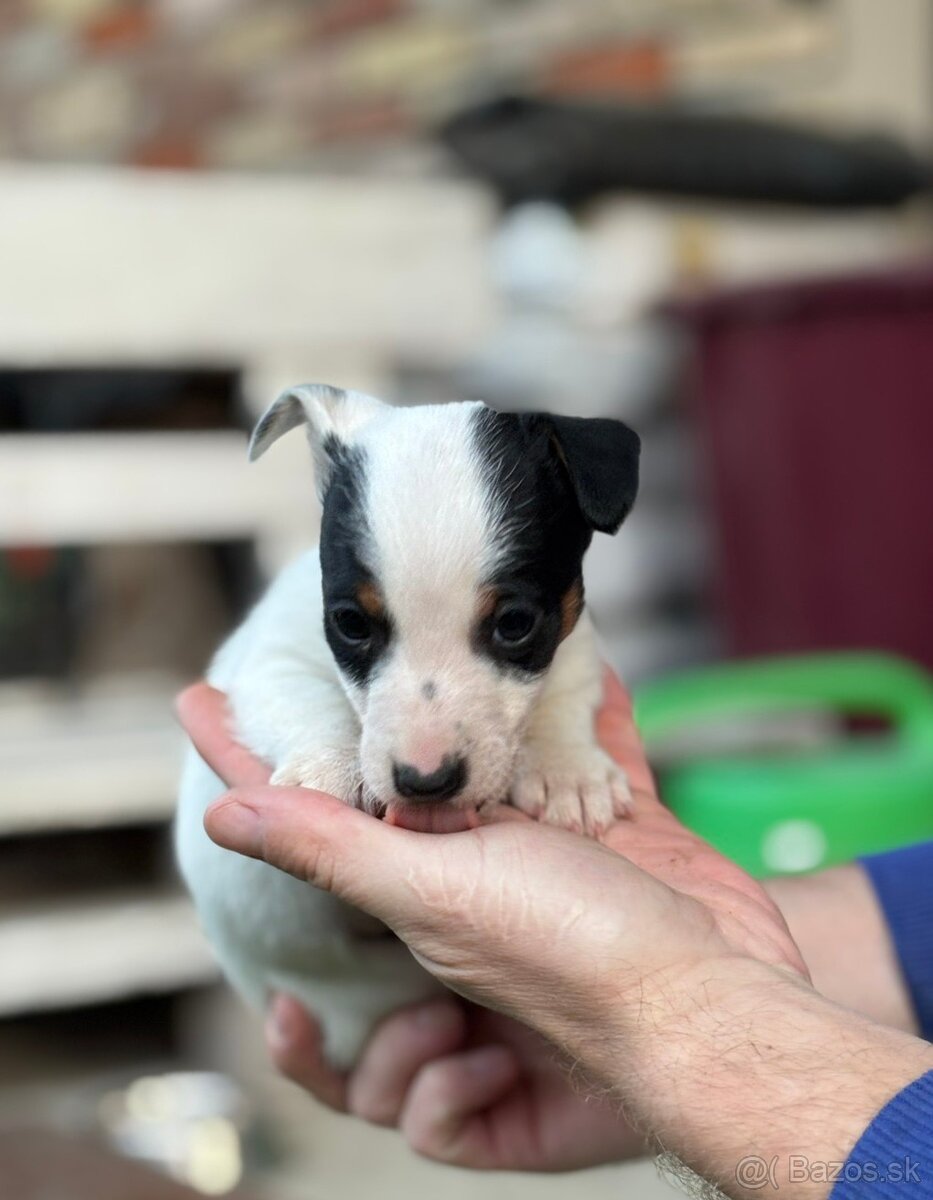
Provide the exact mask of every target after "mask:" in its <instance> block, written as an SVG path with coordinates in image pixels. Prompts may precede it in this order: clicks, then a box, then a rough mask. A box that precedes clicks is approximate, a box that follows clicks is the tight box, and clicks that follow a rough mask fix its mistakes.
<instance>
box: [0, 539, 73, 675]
mask: <svg viewBox="0 0 933 1200" xmlns="http://www.w3.org/2000/svg"><path fill="white" fill-rule="evenodd" d="M80 568H81V555H80V551H77V550H72V549H52V548H50V547H46V546H20V547H6V548H0V678H4V677H7V676H17V675H48V676H58V675H63V674H64V673H65V672H66V671H67V670H68V668H69V666H70V664H71V660H72V654H73V648H74V643H75V638H76V636H77V631H78V628H77V627H78V622H77V614H76V612H75V608H74V604H73V597H74V593H75V588H76V583H77V579H78V577H79V574H80Z"/></svg>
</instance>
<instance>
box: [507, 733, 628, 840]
mask: <svg viewBox="0 0 933 1200" xmlns="http://www.w3.org/2000/svg"><path fill="white" fill-rule="evenodd" d="M511 801H512V804H513V805H514V806H515V807H516V808H519V809H521V811H522V812H525V813H528V815H529V816H532V817H537V818H538V819H539V820H541V821H547V822H548V824H550V825H560V826H562V827H563V828H564V829H571V830H573V831H574V832H575V833H586V834H589V835H590V836H591V837H597V836H598V835H599V834H601V833H605V831H606V830H607V829H608V828H609V826H610V825H612V824H613V822H614V821H616V820H618V819H619V818H620V817H625V816H628V814H629V813H630V812H631V808H632V793H631V791H630V790H629V786H628V780H627V779H626V777H625V772H624V771H623V770H622V769H621V767H618V766H617V765H616V764H615V763H614V762H613V761H612V759H611V758H610V757H609V755H608V754H604V753H603V751H602V750H600V749H599V747H598V746H552V747H545V746H541V745H532V746H526V747H525V749H524V750H523V751H522V755H521V758H520V759H519V762H518V766H517V768H516V771H515V774H514V776H513V778H512V789H511Z"/></svg>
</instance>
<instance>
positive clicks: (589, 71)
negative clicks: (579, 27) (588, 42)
mask: <svg viewBox="0 0 933 1200" xmlns="http://www.w3.org/2000/svg"><path fill="white" fill-rule="evenodd" d="M672 73H673V72H672V64H671V59H670V55H669V53H668V51H667V48H666V47H665V46H664V45H663V44H662V43H660V42H610V43H609V44H608V45H602V46H591V47H588V48H586V49H581V50H569V51H567V52H566V53H564V54H561V55H558V56H557V57H556V58H554V59H553V60H552V61H551V62H550V63H548V64H547V65H546V66H545V67H544V70H543V72H542V74H541V83H542V85H543V87H544V88H545V90H546V91H548V92H551V93H553V94H555V95H562V96H641V97H645V96H651V97H657V96H663V95H665V94H666V93H667V92H668V91H670V86H671V78H672Z"/></svg>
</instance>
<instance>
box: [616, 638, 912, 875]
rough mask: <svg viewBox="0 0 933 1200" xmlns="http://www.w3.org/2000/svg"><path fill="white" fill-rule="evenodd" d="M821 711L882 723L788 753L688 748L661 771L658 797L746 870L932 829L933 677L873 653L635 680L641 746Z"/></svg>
mask: <svg viewBox="0 0 933 1200" xmlns="http://www.w3.org/2000/svg"><path fill="white" fill-rule="evenodd" d="M814 710H816V711H821V712H825V713H827V714H835V715H838V716H841V717H881V718H884V720H885V721H886V723H888V724H889V728H888V729H886V730H885V732H884V734H883V735H882V734H878V735H861V736H856V735H849V734H847V733H846V732H845V730H843V731H842V732H841V733H840V734H839V736H838V739H835V740H833V742H832V744H830V745H828V746H824V747H821V748H819V749H817V750H809V751H801V752H797V753H788V752H785V753H774V752H767V753H763V754H754V755H730V756H724V757H717V758H713V759H707V758H701V757H698V758H696V759H695V760H694V761H690V762H686V763H683V764H680V765H677V766H675V767H673V768H672V769H670V770H668V771H666V772H662V777H661V791H662V795H663V797H664V801H665V803H666V804H668V806H669V807H670V808H671V809H672V810H673V811H674V812H675V813H676V814H677V816H678V817H679V818H680V819H681V820H682V821H683V822H684V824H685V825H687V826H688V827H689V828H690V829H693V830H694V831H695V832H697V833H698V834H700V835H701V836H702V837H704V838H705V839H706V840H707V841H709V842H711V843H712V844H713V845H714V846H716V847H717V848H718V849H719V850H721V851H722V852H723V853H724V854H726V855H728V856H729V857H730V858H732V859H734V860H735V861H736V862H737V863H739V864H740V865H741V866H743V867H744V868H745V869H746V870H747V871H749V872H750V873H751V874H753V875H756V876H764V875H775V874H790V873H793V872H799V871H807V870H813V869H815V868H817V867H824V866H829V865H831V864H833V863H841V862H847V861H849V860H851V859H852V858H855V857H857V856H859V855H863V854H871V853H876V852H878V851H882V850H889V849H892V848H894V847H897V846H904V845H908V844H910V843H913V842H919V841H925V840H928V839H933V679H931V677H930V675H929V674H927V673H926V672H925V671H923V670H921V669H920V668H919V667H917V666H914V665H913V664H911V663H908V662H905V661H902V660H900V659H896V658H891V657H888V656H885V655H879V654H833V655H822V656H811V657H806V658H780V659H765V660H758V661H745V662H741V663H735V664H727V665H723V666H716V667H710V668H704V669H701V670H698V671H693V672H689V673H686V674H682V675H678V676H675V677H672V678H669V679H666V680H662V681H659V682H656V683H653V684H650V685H647V686H645V687H642V688H641V689H639V690H638V692H637V694H636V697H635V715H636V719H637V721H638V724H639V727H640V729H641V732H642V736H643V737H644V739H645V744H646V747H647V749H648V753H649V756H650V755H651V753H652V748H653V747H657V746H659V745H661V744H663V743H664V742H665V741H668V740H669V739H670V738H671V737H672V736H675V735H677V734H678V733H682V732H684V731H687V730H689V729H691V728H693V729H694V730H696V729H697V727H698V726H699V727H700V728H702V726H703V724H704V723H707V722H710V721H714V720H715V721H717V722H719V723H722V722H728V720H729V719H730V718H731V717H735V718H736V720H737V722H739V721H741V719H742V718H744V717H747V716H748V715H750V714H751V715H754V716H756V717H767V716H769V715H777V714H786V713H792V712H800V711H807V712H813V711H814Z"/></svg>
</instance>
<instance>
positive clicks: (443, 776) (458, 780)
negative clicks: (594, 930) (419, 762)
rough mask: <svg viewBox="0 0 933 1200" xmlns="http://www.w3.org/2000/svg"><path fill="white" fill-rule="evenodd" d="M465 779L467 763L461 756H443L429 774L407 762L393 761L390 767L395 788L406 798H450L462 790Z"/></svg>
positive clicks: (420, 799) (421, 799)
mask: <svg viewBox="0 0 933 1200" xmlns="http://www.w3.org/2000/svg"><path fill="white" fill-rule="evenodd" d="M466 781H467V765H466V761H465V760H464V759H462V758H454V757H448V758H445V759H444V761H443V762H442V763H441V765H440V766H439V767H438V768H437V770H436V771H432V772H431V773H430V774H429V775H423V774H422V773H421V772H420V771H419V770H418V769H417V768H416V767H413V766H411V765H410V764H409V763H395V764H393V767H392V782H393V783H394V784H395V790H396V791H397V792H398V794H399V795H400V796H404V797H405V799H406V800H419V801H431V800H450V799H451V798H452V797H453V796H456V795H457V793H458V792H461V791H463V788H464V786H465V785H466Z"/></svg>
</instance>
